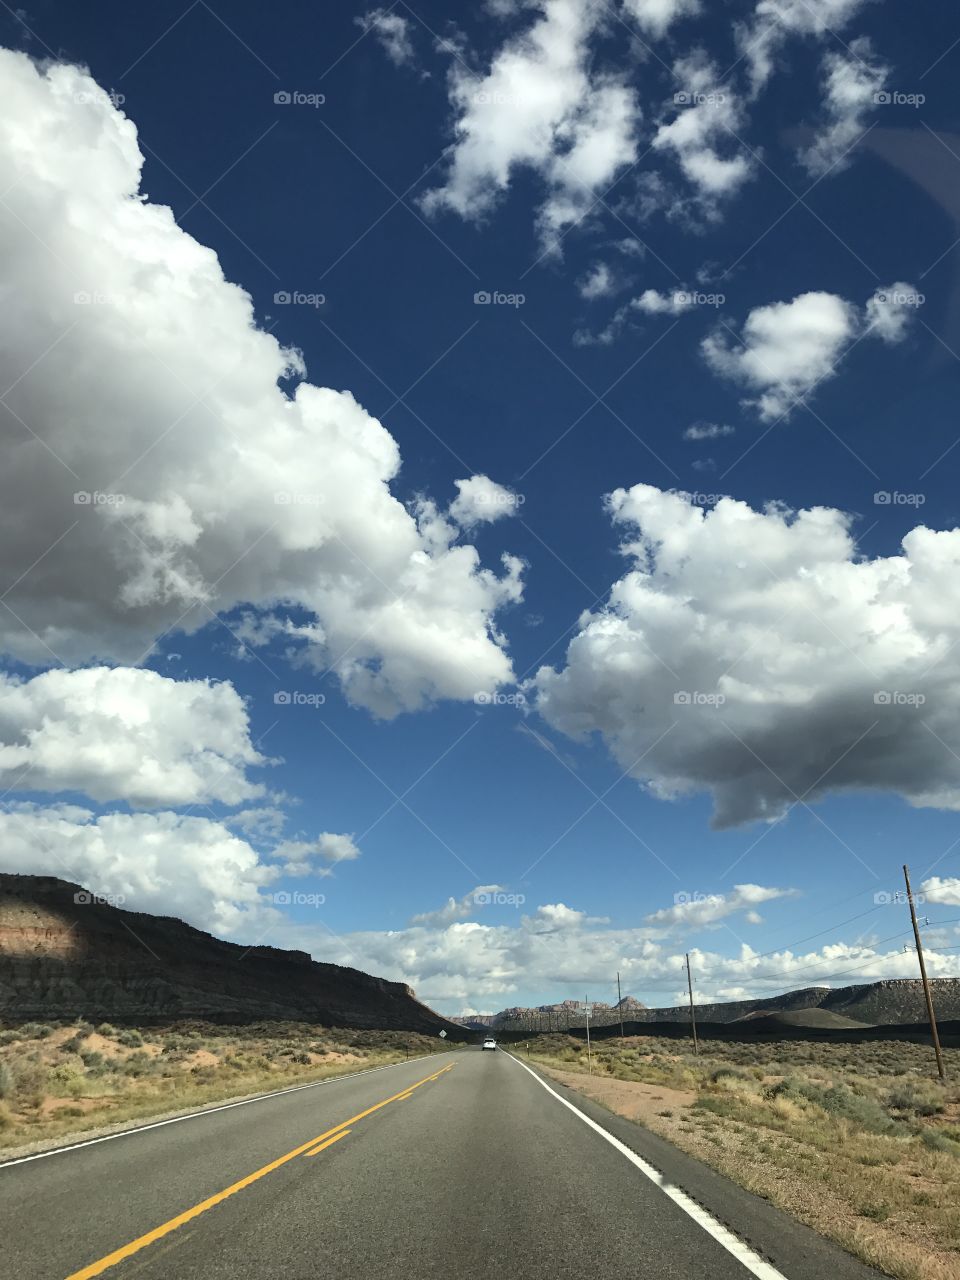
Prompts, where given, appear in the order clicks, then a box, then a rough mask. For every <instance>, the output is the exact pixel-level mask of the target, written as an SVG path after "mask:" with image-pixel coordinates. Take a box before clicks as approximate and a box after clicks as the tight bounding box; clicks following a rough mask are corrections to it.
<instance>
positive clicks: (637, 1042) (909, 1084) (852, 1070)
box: [530, 1036, 960, 1280]
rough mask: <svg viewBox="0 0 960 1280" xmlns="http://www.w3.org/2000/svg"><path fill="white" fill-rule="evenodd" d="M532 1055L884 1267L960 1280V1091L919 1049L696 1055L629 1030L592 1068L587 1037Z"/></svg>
mask: <svg viewBox="0 0 960 1280" xmlns="http://www.w3.org/2000/svg"><path fill="white" fill-rule="evenodd" d="M946 1053H947V1067H948V1073H949V1075H950V1078H951V1079H952V1080H957V1079H960V1050H955V1049H954V1050H947V1051H946ZM530 1058H531V1061H534V1062H537V1063H539V1064H540V1065H542V1066H544V1067H545V1068H546V1069H547V1070H548V1071H549V1072H551V1073H552V1074H554V1075H557V1076H559V1077H560V1078H563V1079H564V1080H565V1083H570V1084H573V1085H574V1087H576V1088H578V1089H580V1090H581V1091H582V1092H584V1093H586V1094H588V1095H589V1096H592V1097H595V1098H597V1100H598V1101H600V1102H603V1103H604V1104H605V1105H606V1106H608V1107H610V1108H611V1109H612V1110H614V1111H616V1112H618V1113H619V1114H622V1115H626V1116H628V1117H629V1118H631V1119H634V1120H637V1121H639V1123H641V1124H644V1125H647V1126H648V1127H649V1128H651V1129H652V1130H654V1131H655V1132H657V1133H659V1134H660V1135H662V1136H663V1137H665V1138H668V1139H669V1140H670V1141H671V1142H673V1143H675V1144H676V1145H677V1146H678V1147H681V1148H682V1149H683V1150H685V1151H688V1152H690V1153H691V1154H692V1155H695V1156H697V1157H698V1158H699V1159H701V1160H703V1161H704V1162H705V1163H708V1164H710V1165H712V1166H713V1167H714V1168H716V1169H718V1170H719V1171H720V1172H721V1173H724V1174H726V1175H727V1176H728V1177H730V1178H732V1179H733V1180H734V1181H736V1182H738V1183H740V1184H741V1185H742V1186H744V1187H747V1188H748V1189H749V1190H751V1191H754V1192H756V1193H757V1194H758V1195H761V1196H763V1197H765V1198H766V1199H768V1200H770V1201H772V1202H773V1203H774V1204H776V1205H778V1206H779V1207H780V1208H782V1209H784V1210H786V1211H787V1212H789V1213H791V1214H793V1215H794V1216H795V1217H796V1218H799V1219H800V1220H801V1221H803V1222H806V1223H807V1224H808V1225H810V1226H811V1227H813V1228H815V1229H816V1230H817V1231H819V1232H820V1233H821V1234H822V1235H824V1236H827V1237H829V1238H831V1239H833V1240H835V1241H836V1242H837V1243H838V1244H840V1245H842V1246H843V1247H844V1248H846V1249H847V1250H849V1251H850V1252H851V1253H854V1254H856V1255H857V1256H858V1257H860V1258H861V1259H862V1260H863V1261H865V1262H867V1263H870V1264H871V1265H873V1266H875V1267H878V1268H879V1269H881V1270H883V1271H885V1272H887V1273H888V1274H889V1275H892V1276H896V1277H899V1278H901V1280H960V1209H958V1205H960V1091H958V1089H957V1088H956V1087H955V1086H948V1087H947V1088H946V1089H944V1088H943V1087H942V1086H940V1085H939V1084H937V1083H935V1082H934V1081H933V1080H931V1069H932V1067H933V1061H932V1053H931V1051H930V1050H929V1049H926V1048H924V1047H923V1046H922V1045H913V1044H902V1043H897V1042H895V1041H887V1042H874V1043H869V1044H863V1045H855V1046H850V1045H837V1044H829V1043H822V1044H821V1043H816V1042H799V1041H780V1042H772V1043H758V1044H743V1043H740V1044H733V1043H729V1042H722V1041H706V1042H704V1043H702V1044H701V1054H700V1057H699V1058H697V1057H695V1056H694V1054H693V1052H692V1048H685V1047H684V1046H683V1045H682V1044H681V1043H679V1042H677V1041H676V1040H658V1039H654V1038H648V1037H641V1038H635V1039H629V1038H628V1039H626V1040H624V1041H622V1042H621V1041H604V1042H601V1043H600V1044H599V1045H596V1046H595V1047H594V1053H593V1075H592V1076H589V1075H586V1074H585V1073H586V1071H587V1056H586V1051H585V1047H584V1045H583V1043H582V1042H581V1041H578V1040H573V1039H571V1038H568V1037H566V1036H550V1037H543V1038H541V1040H539V1041H537V1042H534V1044H532V1045H531V1052H530ZM658 1098H659V1099H662V1101H660V1102H658Z"/></svg>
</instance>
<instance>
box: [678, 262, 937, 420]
mask: <svg viewBox="0 0 960 1280" xmlns="http://www.w3.org/2000/svg"><path fill="white" fill-rule="evenodd" d="M919 296H920V295H919V294H917V292H916V290H915V289H914V288H913V286H912V285H910V284H906V283H904V282H902V281H900V282H898V283H896V284H892V285H890V286H889V287H888V288H886V289H880V290H878V291H877V292H876V293H875V294H874V295H873V297H872V298H870V299H869V300H868V301H867V303H866V305H865V307H864V308H863V310H862V311H861V310H860V309H859V308H857V307H856V306H855V305H854V304H853V303H851V302H847V301H846V299H844V298H841V297H838V296H837V295H836V294H833V293H826V292H824V291H823V290H817V291H811V292H810V293H801V294H798V295H797V297H795V298H794V299H792V301H790V302H774V303H770V304H769V305H768V306H762V307H755V308H754V309H753V310H752V311H751V312H750V313H749V315H748V316H747V318H746V320H745V321H744V324H743V329H742V331H741V333H740V335H739V336H738V335H737V334H735V333H734V332H733V331H732V330H731V329H730V328H729V326H721V327H718V328H717V329H716V330H715V331H714V332H713V333H712V334H710V335H709V336H708V337H706V338H705V339H704V340H703V343H702V344H701V350H702V351H703V355H704V358H705V359H706V361H707V364H708V365H709V366H710V367H711V369H713V371H714V372H715V373H718V374H720V375H721V376H723V377H726V378H730V379H731V380H733V381H735V382H740V383H742V384H744V385H745V386H746V387H747V388H748V390H750V391H751V392H753V393H754V396H753V397H752V398H751V397H748V398H747V399H746V400H745V401H744V404H745V405H749V406H751V407H753V408H755V409H756V410H757V412H758V413H759V415H760V418H761V419H762V420H763V421H764V422H772V421H775V420H776V419H778V418H786V417H789V415H790V412H791V411H792V409H793V408H794V407H795V406H796V405H797V404H798V403H799V402H800V401H802V400H803V399H804V398H805V397H806V396H808V395H810V394H811V393H812V391H813V390H814V389H815V387H816V386H817V385H818V384H819V383H821V382H824V381H826V379H828V378H830V377H832V376H833V375H834V374H835V373H836V371H837V366H838V364H839V362H840V360H841V358H842V357H843V355H844V354H845V353H846V351H847V350H848V349H849V348H850V346H851V345H852V343H853V342H854V341H855V340H856V339H857V338H859V337H866V336H874V337H878V338H881V339H882V340H884V341H886V342H897V341H900V340H901V339H902V338H903V337H904V336H905V335H906V330H907V325H908V323H909V317H910V314H911V309H912V308H913V307H914V306H915V305H916V303H915V299H916V298H918V297H919Z"/></svg>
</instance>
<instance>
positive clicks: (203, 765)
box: [0, 667, 266, 807]
mask: <svg viewBox="0 0 960 1280" xmlns="http://www.w3.org/2000/svg"><path fill="white" fill-rule="evenodd" d="M264 763H266V761H265V760H264V758H263V757H262V756H261V755H260V753H259V752H258V751H257V750H256V748H255V747H254V746H253V743H252V742H251V741H250V726H249V722H248V719H247V712H246V708H245V707H244V705H243V701H242V699H241V698H240V696H239V694H238V693H237V692H236V690H235V689H234V688H233V686H232V685H230V684H214V683H211V682H210V681H207V680H180V681H178V680H170V679H168V678H167V677H165V676H161V675H158V674H157V673H156V672H155V671H144V670H133V669H130V668H124V667H120V668H109V667H88V668H85V669H82V670H79V671H63V670H53V671H47V672H44V673H43V674H42V675H38V676H35V677H34V678H33V679H32V680H18V679H17V678H16V677H14V676H10V675H5V674H3V673H0V785H2V786H4V787H9V788H16V789H18V790H21V791H82V792H84V793H85V794H86V795H88V796H91V797H92V798H93V799H94V800H97V801H99V802H101V803H103V802H106V801H110V800H126V801H129V803H130V804H132V805H137V806H146V807H150V806H161V805H184V804H206V803H209V802H211V801H222V802H223V803H224V804H230V805H233V804H239V803H241V802H242V801H244V800H249V799H251V798H253V797H255V796H257V795H260V794H262V792H263V787H262V786H261V785H259V784H256V783H253V782H251V781H250V780H249V779H248V777H247V774H246V771H247V769H248V768H250V767H251V766H254V765H258V764H264Z"/></svg>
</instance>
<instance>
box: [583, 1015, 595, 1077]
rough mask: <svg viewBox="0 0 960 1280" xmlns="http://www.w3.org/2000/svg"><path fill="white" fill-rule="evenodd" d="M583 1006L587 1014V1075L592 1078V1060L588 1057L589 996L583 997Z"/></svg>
mask: <svg viewBox="0 0 960 1280" xmlns="http://www.w3.org/2000/svg"><path fill="white" fill-rule="evenodd" d="M583 1004H584V1008H585V1010H586V1014H587V1072H588V1074H589V1075H591V1076H592V1075H593V1058H592V1057H591V1056H590V997H589V996H584V998H583Z"/></svg>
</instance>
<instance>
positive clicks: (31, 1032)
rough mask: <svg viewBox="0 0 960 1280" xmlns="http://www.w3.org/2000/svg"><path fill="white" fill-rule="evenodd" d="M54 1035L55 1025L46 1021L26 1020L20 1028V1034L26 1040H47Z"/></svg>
mask: <svg viewBox="0 0 960 1280" xmlns="http://www.w3.org/2000/svg"><path fill="white" fill-rule="evenodd" d="M50 1035H53V1027H51V1026H48V1025H47V1023H46V1022H25V1023H24V1024H23V1026H22V1027H21V1028H20V1036H21V1038H22V1039H24V1040H46V1038H47V1036H50Z"/></svg>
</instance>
